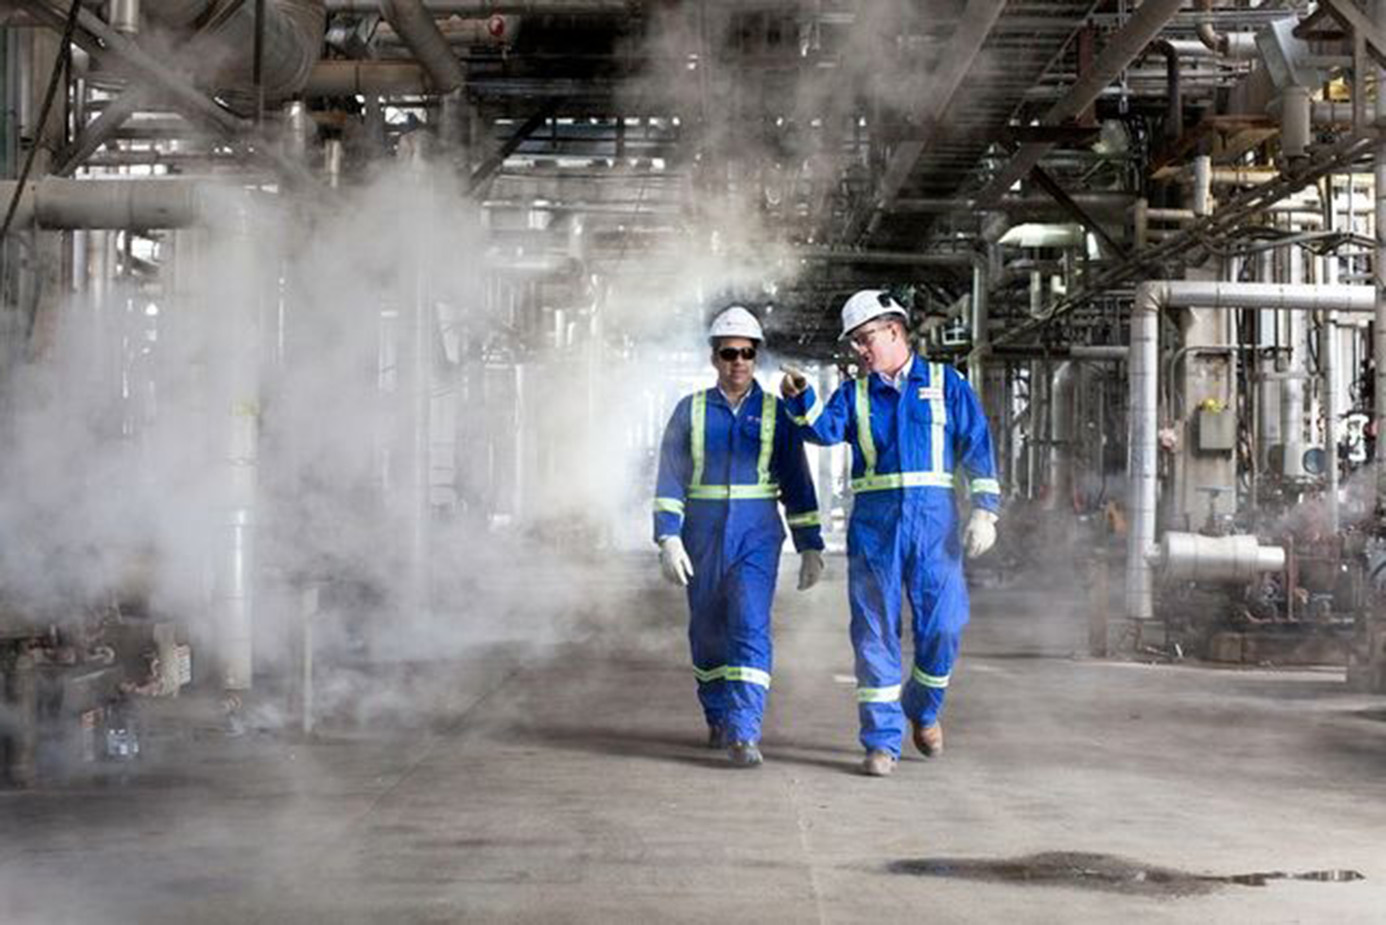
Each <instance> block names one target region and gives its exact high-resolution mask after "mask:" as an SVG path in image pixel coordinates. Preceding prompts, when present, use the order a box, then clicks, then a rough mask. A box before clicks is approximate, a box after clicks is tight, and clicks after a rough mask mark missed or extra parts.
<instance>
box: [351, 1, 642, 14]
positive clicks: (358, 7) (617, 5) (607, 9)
mask: <svg viewBox="0 0 1386 925" xmlns="http://www.w3.org/2000/svg"><path fill="white" fill-rule="evenodd" d="M635 5H636V4H635V2H634V0H424V2H423V7H424V9H426V10H428V12H430V13H438V14H443V15H452V14H456V15H458V16H490V15H492V14H495V13H500V14H509V13H529V14H532V15H536V16H559V15H564V14H567V15H593V14H605V15H617V14H621V13H630V12H632V11H633V8H634V7H635ZM327 9H328V11H329V12H332V13H378V12H380V3H379V0H327Z"/></svg>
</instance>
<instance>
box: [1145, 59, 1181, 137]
mask: <svg viewBox="0 0 1386 925" xmlns="http://www.w3.org/2000/svg"><path fill="white" fill-rule="evenodd" d="M1150 47H1151V48H1152V49H1154V50H1155V51H1158V52H1159V53H1160V54H1162V55H1164V58H1165V141H1166V142H1169V143H1173V142H1176V141H1178V140H1179V138H1180V136H1182V135H1183V134H1184V95H1183V93H1182V91H1181V88H1180V83H1179V52H1178V50H1177V49H1175V47H1174V46H1173V45H1171V44H1170V43H1169V42H1164V41H1159V42H1152V43H1151V45H1150Z"/></svg>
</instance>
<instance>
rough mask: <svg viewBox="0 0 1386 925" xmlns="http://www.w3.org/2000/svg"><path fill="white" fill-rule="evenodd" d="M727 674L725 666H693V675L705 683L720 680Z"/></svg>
mask: <svg viewBox="0 0 1386 925" xmlns="http://www.w3.org/2000/svg"><path fill="white" fill-rule="evenodd" d="M726 676H727V666H726V665H718V666H717V667H716V668H699V667H698V666H697V665H694V666H693V677H695V678H697V679H698V680H699V681H702V682H703V683H704V684H707V683H708V682H709V681H720V680H722V679H723V678H725V677H726Z"/></svg>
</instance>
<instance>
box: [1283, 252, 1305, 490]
mask: <svg viewBox="0 0 1386 925" xmlns="http://www.w3.org/2000/svg"><path fill="white" fill-rule="evenodd" d="M1285 256H1286V259H1287V260H1288V262H1289V268H1288V276H1289V283H1290V285H1291V286H1296V287H1298V286H1301V285H1303V283H1304V252H1303V251H1302V250H1301V249H1300V248H1298V247H1294V246H1290V247H1288V248H1286V249H1285ZM1282 315H1283V317H1284V322H1285V331H1286V337H1285V346H1286V348H1287V350H1288V352H1289V358H1288V359H1289V362H1288V364H1287V365H1286V370H1285V371H1286V373H1287V376H1286V378H1285V379H1283V380H1281V383H1280V439H1281V442H1282V444H1283V446H1284V451H1283V453H1282V456H1281V459H1282V461H1283V465H1284V470H1283V471H1284V474H1285V475H1287V476H1300V475H1303V474H1304V465H1303V456H1304V384H1305V382H1306V376H1307V374H1308V370H1309V363H1308V359H1309V355H1308V350H1307V343H1308V340H1307V337H1308V329H1309V321H1308V316H1307V315H1306V314H1305V313H1304V312H1299V311H1286V312H1283V313H1282Z"/></svg>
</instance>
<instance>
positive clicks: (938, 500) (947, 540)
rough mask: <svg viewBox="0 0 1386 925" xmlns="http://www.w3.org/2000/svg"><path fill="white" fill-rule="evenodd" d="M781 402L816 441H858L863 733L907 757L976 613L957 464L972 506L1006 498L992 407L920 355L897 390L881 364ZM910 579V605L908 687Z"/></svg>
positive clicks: (852, 533)
mask: <svg viewBox="0 0 1386 925" xmlns="http://www.w3.org/2000/svg"><path fill="white" fill-rule="evenodd" d="M785 404H786V407H787V409H788V410H789V413H790V416H791V417H792V419H793V420H794V421H795V423H796V424H797V425H798V426H799V427H800V429H801V431H802V433H803V434H804V437H805V439H806V440H808V441H809V442H812V443H818V444H824V445H830V444H834V443H841V442H842V441H844V440H848V441H851V443H852V449H853V452H852V492H853V500H852V516H851V521H850V522H849V524H848V527H847V590H848V597H849V600H850V602H851V609H852V625H851V636H852V649H853V651H854V653H855V654H856V679H857V712H858V715H859V718H860V721H861V744H862V745H863V746H864V747H865V748H866V749H867V750H880V751H886V752H889V753H891V754H892V755H895V756H896V757H899V755H900V741H901V739H902V738H903V736H904V718H905V716H906V715H908V717H909V718H910V719H911V720H913V721H915V722H917V723H919V724H920V725H922V726H925V727H928V726H932V725H933V724H934V723H935V722H937V720H938V715H939V712H940V710H941V709H942V708H943V698H944V693H945V691H946V689H947V687H948V679H949V676H950V675H951V674H952V671H953V663H954V661H955V660H956V659H957V655H958V643H959V641H960V639H961V638H962V630H963V627H964V626H965V625H966V624H967V619H968V600H967V584H966V582H965V580H964V578H963V569H962V541H961V538H960V536H959V530H958V507H957V498H956V494H955V485H956V480H955V472H956V471H957V470H959V469H961V470H962V472H963V473H964V474H965V476H966V478H967V483H966V487H967V489H968V491H969V492H970V494H971V497H972V504H973V505H974V506H976V507H980V508H983V509H985V510H989V511H993V512H994V511H997V510H998V509H999V508H1000V506H1001V494H1000V492H1001V486H1000V484H999V483H998V482H997V480H996V462H995V458H994V457H993V455H992V447H991V434H990V432H989V430H988V429H987V419H986V415H985V414H984V413H983V411H982V405H981V402H979V401H978V400H977V395H976V393H974V392H973V391H972V388H971V386H969V385H968V384H967V380H965V379H963V377H962V376H960V375H958V372H957V371H956V370H955V369H953V368H952V367H951V366H946V365H944V364H941V363H929V362H927V361H925V360H923V359H922V358H920V357H912V358H911V360H910V368H909V370H908V373H907V376H906V378H905V380H904V382H903V385H902V387H901V388H900V389H899V390H898V391H897V390H896V389H895V387H894V386H893V385H892V384H891V383H890V382H888V381H887V380H886V379H885V378H883V377H882V376H880V375H879V374H874V373H873V374H871V375H869V376H867V377H866V378H864V379H857V380H854V381H849V382H844V383H843V384H842V385H841V386H840V387H839V388H838V389H837V391H836V392H834V393H833V395H832V397H831V398H830V399H828V401H827V403H826V404H825V403H823V402H821V401H820V400H819V399H818V397H817V396H816V395H815V394H814V392H813V389H812V388H811V387H810V388H809V389H808V390H807V391H805V392H804V393H803V394H801V395H798V396H795V397H794V398H792V399H790V400H788V401H787V402H786V403H785ZM902 588H903V590H904V593H905V594H906V595H908V597H909V602H910V610H911V611H912V612H913V615H914V622H913V630H914V664H913V666H912V669H911V671H910V674H909V677H908V679H906V680H905V683H904V686H903V691H902V687H901V680H902V674H903V672H902V668H901V660H900V597H901V590H902Z"/></svg>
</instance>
